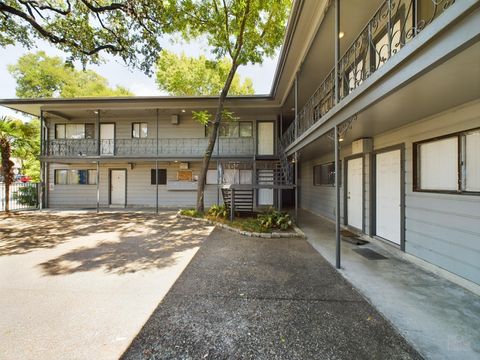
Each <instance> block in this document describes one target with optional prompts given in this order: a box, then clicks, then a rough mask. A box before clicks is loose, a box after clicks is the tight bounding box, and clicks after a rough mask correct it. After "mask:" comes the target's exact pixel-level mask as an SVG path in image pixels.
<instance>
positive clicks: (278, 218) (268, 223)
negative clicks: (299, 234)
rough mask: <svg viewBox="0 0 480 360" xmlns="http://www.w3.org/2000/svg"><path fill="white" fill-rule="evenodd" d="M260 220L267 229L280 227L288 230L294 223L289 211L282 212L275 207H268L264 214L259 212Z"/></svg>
mask: <svg viewBox="0 0 480 360" xmlns="http://www.w3.org/2000/svg"><path fill="white" fill-rule="evenodd" d="M258 220H259V222H260V224H261V225H262V227H264V228H265V229H274V228H278V229H281V230H288V229H290V228H291V227H292V225H293V222H292V219H291V217H290V215H289V214H288V213H282V212H279V211H277V210H275V209H273V208H270V209H268V210H267V212H265V213H264V214H259V215H258Z"/></svg>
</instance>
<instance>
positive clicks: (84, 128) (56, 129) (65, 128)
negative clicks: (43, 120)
mask: <svg viewBox="0 0 480 360" xmlns="http://www.w3.org/2000/svg"><path fill="white" fill-rule="evenodd" d="M68 125H83V137H82V138H78V139H76V138H67V137H66V136H67V126H68ZM60 126H63V137H58V129H59V127H60ZM87 126H89V127H90V129H89V130H92V129H93V131H92V132H90V131H89V132H87ZM90 133H92V136H87V135H88V134H90ZM54 136H55V140H84V139H94V138H95V124H93V123H57V124H55V132H54Z"/></svg>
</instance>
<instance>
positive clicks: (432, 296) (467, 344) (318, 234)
mask: <svg viewBox="0 0 480 360" xmlns="http://www.w3.org/2000/svg"><path fill="white" fill-rule="evenodd" d="M299 218H300V219H301V222H300V227H301V228H302V230H303V231H304V232H305V233H306V235H307V237H308V241H309V242H310V243H311V244H312V246H313V247H314V248H315V249H317V250H318V252H320V253H321V254H322V255H323V256H324V257H325V258H326V259H327V260H328V261H329V262H330V263H331V264H334V263H335V228H334V224H333V223H331V222H330V221H327V220H325V219H323V218H322V217H319V216H316V215H314V214H312V213H310V212H307V211H300V215H299ZM360 247H361V248H369V249H372V250H374V251H375V252H377V253H379V254H381V255H384V256H385V257H387V258H388V259H386V260H368V259H367V258H365V257H364V256H362V255H360V254H358V253H356V252H355V251H354V249H357V248H359V246H356V245H353V244H351V243H348V242H346V241H342V269H341V270H340V273H341V274H342V275H343V276H344V277H345V278H346V279H347V280H348V281H349V282H351V283H352V284H353V286H355V288H357V289H358V290H359V291H360V292H361V293H362V294H363V295H364V296H365V297H366V298H367V299H368V300H369V301H370V302H371V303H372V304H373V305H374V306H375V307H376V308H377V309H378V310H379V311H380V313H382V314H383V315H384V316H385V317H386V318H387V319H388V320H390V321H391V322H392V324H393V325H394V326H395V327H396V328H397V329H398V330H399V331H400V333H401V334H402V335H403V336H405V338H406V339H407V340H408V341H409V342H410V343H411V344H412V345H413V346H414V347H415V348H416V349H417V350H418V351H419V352H420V353H421V354H422V355H423V356H424V357H425V358H428V359H452V360H458V359H462V360H468V359H472V360H474V359H475V360H478V359H480V296H477V295H475V294H474V293H472V292H470V291H468V290H466V289H464V288H463V287H460V286H458V285H456V284H454V283H452V282H450V281H448V280H446V279H445V278H443V277H440V276H438V275H435V274H434V273H432V272H430V271H426V270H424V269H423V268H421V267H419V266H417V265H416V264H413V263H412V262H411V261H407V259H405V257H408V256H406V255H405V254H404V253H403V252H401V251H400V250H398V249H395V248H394V247H393V246H390V245H388V244H385V243H384V242H382V241H380V240H374V239H373V240H372V239H370V243H369V244H367V245H363V246H360Z"/></svg>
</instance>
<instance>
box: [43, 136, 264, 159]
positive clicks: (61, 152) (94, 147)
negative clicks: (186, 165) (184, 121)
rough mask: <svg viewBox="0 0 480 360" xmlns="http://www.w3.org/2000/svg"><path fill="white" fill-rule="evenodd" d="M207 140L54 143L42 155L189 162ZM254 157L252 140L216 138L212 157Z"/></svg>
mask: <svg viewBox="0 0 480 360" xmlns="http://www.w3.org/2000/svg"><path fill="white" fill-rule="evenodd" d="M207 143H208V138H171V139H165V138H160V139H158V140H156V139H106V140H105V139H104V140H96V139H54V140H49V141H48V142H47V143H46V146H45V151H44V152H45V155H46V156H48V157H54V158H72V157H73V158H78V157H96V156H101V157H127V158H128V157H132V158H140V157H141V158H143V157H147V158H148V157H152V158H177V157H178V158H182V157H184V158H188V157H202V156H203V155H204V153H205V150H206V148H207ZM254 153H255V144H254V139H253V137H245V138H219V139H218V141H217V143H216V144H215V148H214V151H213V154H212V155H213V157H249V156H253V154H254Z"/></svg>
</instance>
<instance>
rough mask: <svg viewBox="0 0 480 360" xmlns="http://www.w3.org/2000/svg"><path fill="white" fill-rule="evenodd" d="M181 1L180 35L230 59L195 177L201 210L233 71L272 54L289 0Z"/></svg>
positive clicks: (280, 34) (288, 9) (281, 33)
mask: <svg viewBox="0 0 480 360" xmlns="http://www.w3.org/2000/svg"><path fill="white" fill-rule="evenodd" d="M180 4H181V6H180V12H179V14H181V15H178V16H177V19H180V21H179V24H180V25H181V26H178V30H179V31H180V32H181V33H182V35H183V38H184V39H187V40H189V39H195V38H200V37H201V38H205V39H206V40H207V43H208V45H209V46H210V47H211V48H212V52H213V54H214V55H215V57H216V58H217V59H218V60H220V59H223V58H224V57H227V58H228V59H229V60H230V62H231V65H230V69H229V71H228V75H227V76H226V78H225V83H224V85H223V88H222V90H221V92H220V96H219V102H218V106H217V109H216V113H215V117H214V119H213V121H211V132H210V134H209V138H208V145H207V149H206V151H205V155H204V158H203V164H202V169H201V173H200V177H199V179H198V181H199V184H198V188H197V210H198V211H203V210H204V201H203V200H204V191H205V181H206V176H207V170H208V167H209V163H210V159H211V156H212V151H213V148H214V146H215V142H216V138H217V133H218V128H219V125H220V121H221V120H222V118H223V114H224V104H225V99H226V97H227V95H228V93H229V91H230V88H231V85H232V83H233V80H234V78H235V74H236V71H237V69H238V67H239V66H241V65H246V64H249V63H250V64H256V63H262V62H263V59H264V58H265V57H271V56H273V55H274V54H275V51H276V50H277V49H278V48H279V47H280V45H281V44H282V41H283V35H284V33H285V25H286V22H287V18H288V13H289V11H290V8H291V0H182V1H180ZM177 21H178V20H177ZM199 114H204V113H202V112H199ZM203 117H204V118H203V119H202V118H198V116H197V120H199V121H205V116H203ZM207 121H210V120H208V119H207Z"/></svg>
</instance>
